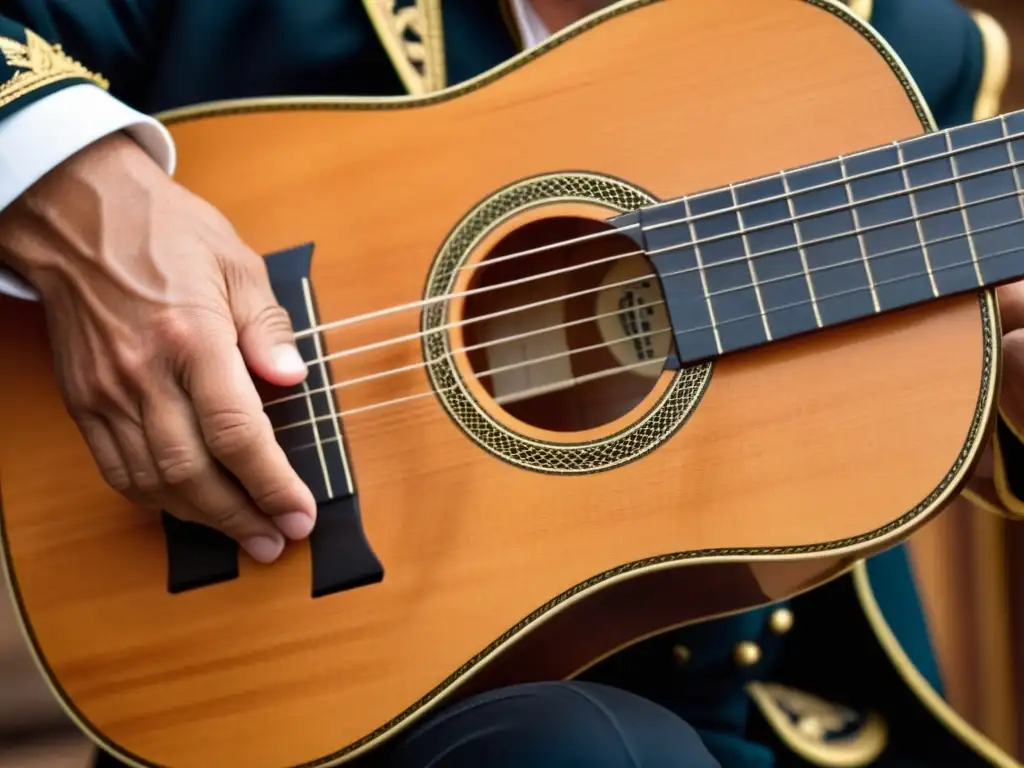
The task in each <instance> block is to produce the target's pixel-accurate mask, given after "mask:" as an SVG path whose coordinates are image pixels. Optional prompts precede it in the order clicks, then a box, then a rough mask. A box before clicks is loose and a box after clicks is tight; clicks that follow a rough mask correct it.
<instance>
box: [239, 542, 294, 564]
mask: <svg viewBox="0 0 1024 768" xmlns="http://www.w3.org/2000/svg"><path fill="white" fill-rule="evenodd" d="M242 548H243V549H244V550H245V551H246V552H248V553H249V555H250V556H252V558H253V560H256V561H258V562H261V563H272V562H274V561H275V560H277V558H278V556H279V555H280V554H281V551H282V550H283V549H284V541H283V540H282V539H274V538H271V537H270V536H253V537H252V538H249V539H246V540H245V541H243V542H242Z"/></svg>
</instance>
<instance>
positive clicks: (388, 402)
mask: <svg viewBox="0 0 1024 768" xmlns="http://www.w3.org/2000/svg"><path fill="white" fill-rule="evenodd" d="M1022 251H1024V246H1017V247H1014V248H1007V249H1004V250H1001V251H997V252H995V253H990V254H986V255H985V256H979V257H977V259H972V261H971V263H969V264H945V265H943V266H940V267H935V268H934V269H932V273H935V272H942V271H945V270H947V269H957V268H963V267H969V266H972V265H973V264H974V263H975V261H977V262H981V261H986V260H988V259H994V258H998V257H1000V256H1008V255H1010V254H1014V253H1019V252H1022ZM920 277H921V275H920V274H913V275H901V276H900V277H894V278H890V279H888V280H882V281H878V282H875V283H873V284H874V285H875V286H876V287H877V286H880V285H892V284H895V283H900V282H903V281H905V280H912V279H919V278H920ZM866 290H869V286H860V287H857V288H848V289H846V290H843V291H839V292H837V293H830V294H826V295H824V296H818V297H815V298H813V299H804V300H801V301H795V302H791V303H789V304H784V305H782V306H779V307H774V308H772V310H770V311H772V312H776V311H778V310H782V309H792V308H794V307H802V306H811V305H813V304H816V303H820V302H822V301H825V300H827V299H835V298H838V297H840V296H846V295H849V294H853V293H858V292H860V291H866ZM765 315H766V313H765V312H752V313H749V314H747V315H742V316H740V317H734V318H730V319H728V320H723V321H722V322H720V323H714V324H710V325H704V326H700V327H697V328H688V329H687V330H685V331H679V332H677V333H676V334H675V336H676V337H679V336H682V335H685V334H687V333H695V332H697V331H706V330H711V329H712V328H714V327H716V326H717V327H721V326H723V325H727V324H729V323H738V322H741V321H743V320H751V319H753V318H762V317H765ZM872 316H874V317H877V316H878V315H872ZM862 319H866V318H862ZM440 359H443V358H437V359H435V360H432V361H431V362H437V360H440ZM530 364H531V363H526V364H525V365H530ZM655 364H658V365H663V364H664V363H663V361H660V360H646V361H642V362H639V363H632V364H630V365H628V366H617V367H615V368H609V369H605V370H604V376H613V375H616V374H619V373H622V372H623V371H627V370H630V369H635V368H640V367H643V366H647V365H655ZM586 377H589V378H585V379H584V378H582V377H575V376H574V377H571V378H568V379H564V380H562V381H561V382H555V383H552V384H547V385H545V389H552V388H555V387H562V386H565V385H572V384H576V383H581V382H582V381H584V380H586V381H591V380H594V374H586ZM598 378H603V376H602V377H598ZM457 386H458V385H457V384H455V385H451V386H448V387H443V388H441V389H439V390H438V389H430V390H427V391H426V392H420V393H417V394H413V395H407V396H404V397H400V398H395V399H392V400H384V401H382V402H380V403H372V404H370V405H368V406H360V407H357V408H352V409H346V410H341V411H338V412H337V416H338V418H341V417H343V416H349V415H352V414H356V413H361V412H363V411H368V410H373V409H375V408H382V407H384V406H387V405H394V404H398V403H403V402H407V401H409V400H415V399H418V398H422V397H429V396H430V395H433V394H435V393H437V392H447V391H450V390H451V389H454V388H456V387H457ZM532 394H535V393H534V392H533V390H531V389H527V390H520V391H519V392H512V393H509V394H508V395H504V396H503V398H504V401H505V402H507V401H508V400H509V399H511V398H513V397H528V396H530V395H532ZM495 399H496V400H498V402H499V404H500V403H501V402H502V400H501V399H499V398H495ZM331 418H333V417H332V415H331V414H328V415H326V416H319V417H316V418H313V419H307V420H305V421H297V422H294V423H292V424H285V425H283V426H280V427H275V428H274V433H278V432H284V431H286V430H290V429H295V428H297V427H304V426H310V425H313V424H316V423H318V422H320V421H324V420H326V419H331ZM288 450H293V449H288ZM294 450H298V449H294Z"/></svg>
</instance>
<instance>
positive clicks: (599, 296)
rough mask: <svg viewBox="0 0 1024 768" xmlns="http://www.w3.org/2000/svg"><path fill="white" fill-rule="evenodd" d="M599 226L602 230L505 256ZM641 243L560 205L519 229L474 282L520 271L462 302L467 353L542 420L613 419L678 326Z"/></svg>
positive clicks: (491, 386) (507, 403)
mask: <svg viewBox="0 0 1024 768" xmlns="http://www.w3.org/2000/svg"><path fill="white" fill-rule="evenodd" d="M598 232H604V233H605V234H603V235H602V236H600V237H596V238H591V239H586V240H583V241H581V242H578V243H574V244H571V245H568V246H559V247H557V248H553V249H550V250H542V251H538V252H536V253H531V254H529V255H524V256H518V257H515V258H510V259H507V260H502V259H501V257H502V256H505V255H509V254H514V253H519V252H521V251H529V250H532V249H535V248H538V247H541V246H546V245H551V244H554V243H562V242H565V241H567V240H573V239H575V238H579V237H581V236H585V235H591V234H594V233H598ZM636 251H637V245H636V244H635V243H634V242H633V241H632V240H630V239H629V238H627V237H625V236H623V235H620V234H618V233H615V232H614V231H613V230H612V229H611V228H610V227H609V225H607V224H606V223H604V222H602V221H597V220H593V219H588V218H584V217H575V216H556V217H551V218H545V219H540V220H537V221H531V222H528V223H525V224H524V225H523V226H521V227H519V228H517V229H515V230H513V231H512V232H511V233H510V234H508V235H506V236H505V237H504V238H502V239H501V240H500V241H498V242H497V243H496V245H495V246H494V247H493V248H492V249H491V251H490V252H489V253H487V254H486V257H485V259H484V260H483V265H482V266H479V267H476V268H475V269H473V272H472V280H471V282H470V284H469V286H468V287H469V288H470V289H480V288H485V287H489V286H499V285H501V284H505V283H509V282H516V283H517V284H515V285H508V286H506V287H497V288H491V289H489V290H485V291H483V292H478V293H474V294H471V295H470V296H468V297H467V298H466V303H465V305H464V315H463V318H464V319H465V320H471V321H472V322H468V323H466V324H465V325H464V326H463V333H464V337H463V343H464V344H465V346H466V347H467V348H468V349H469V351H468V353H467V358H468V360H469V363H470V366H471V368H472V370H473V372H474V374H475V375H476V378H477V381H478V382H479V383H480V385H481V386H482V387H483V388H484V389H485V390H486V391H487V392H488V394H490V396H491V397H492V398H494V400H495V401H496V402H497V403H498V405H499V406H500V407H501V408H502V409H504V410H505V411H506V412H507V413H509V414H511V415H512V416H514V417H515V418H517V419H520V420H521V421H523V422H525V423H527V424H530V425H532V426H535V427H538V428H541V429H545V430H552V431H557V432H575V431H580V430H586V429H592V428H594V427H598V426H601V425H604V424H608V423H610V422H613V421H615V420H616V419H618V418H620V417H621V416H623V415H625V414H626V413H628V412H629V411H630V410H632V409H633V408H635V407H636V406H637V405H638V404H640V403H641V402H642V401H643V399H644V398H645V397H646V396H647V395H648V394H649V393H650V392H651V390H652V389H653V388H654V387H655V385H656V384H657V381H658V377H659V375H660V373H661V371H662V369H663V366H664V363H665V358H666V356H667V354H668V352H669V350H670V343H671V333H670V332H669V330H668V328H669V326H668V317H667V315H666V313H665V308H664V304H663V301H664V298H663V296H662V294H661V290H660V285H659V283H658V281H657V280H656V279H655V278H654V276H653V275H654V270H653V268H652V267H651V265H650V264H649V262H648V261H647V259H646V257H645V256H643V255H642V254H637V253H636ZM628 254H633V255H628ZM524 278H535V279H529V280H525V281H524Z"/></svg>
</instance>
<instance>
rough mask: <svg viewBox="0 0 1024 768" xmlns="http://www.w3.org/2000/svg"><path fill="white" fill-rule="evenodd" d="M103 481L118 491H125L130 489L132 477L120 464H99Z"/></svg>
mask: <svg viewBox="0 0 1024 768" xmlns="http://www.w3.org/2000/svg"><path fill="white" fill-rule="evenodd" d="M99 469H100V474H101V475H102V476H103V480H104V482H106V484H107V485H109V486H110V487H111V488H113V489H114V490H115V491H117V492H118V493H127V492H128V491H130V490H131V489H132V479H131V476H130V475H129V474H128V470H126V469H125V468H124V467H121V466H112V465H106V464H100V465H99Z"/></svg>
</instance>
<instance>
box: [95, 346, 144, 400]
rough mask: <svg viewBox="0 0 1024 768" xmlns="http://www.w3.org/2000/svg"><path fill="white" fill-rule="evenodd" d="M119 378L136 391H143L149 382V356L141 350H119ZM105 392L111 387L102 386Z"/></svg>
mask: <svg viewBox="0 0 1024 768" xmlns="http://www.w3.org/2000/svg"><path fill="white" fill-rule="evenodd" d="M115 364H116V368H117V377H118V379H120V380H121V381H122V382H124V383H125V384H126V385H128V386H129V387H131V388H132V389H134V390H141V389H143V388H144V387H145V386H146V382H147V381H148V380H149V367H150V366H149V355H148V354H146V353H144V352H143V351H142V350H140V349H124V348H122V349H118V350H116V352H115ZM99 388H100V389H101V390H103V391H110V389H111V387H109V386H106V385H104V384H100V385H99Z"/></svg>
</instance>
